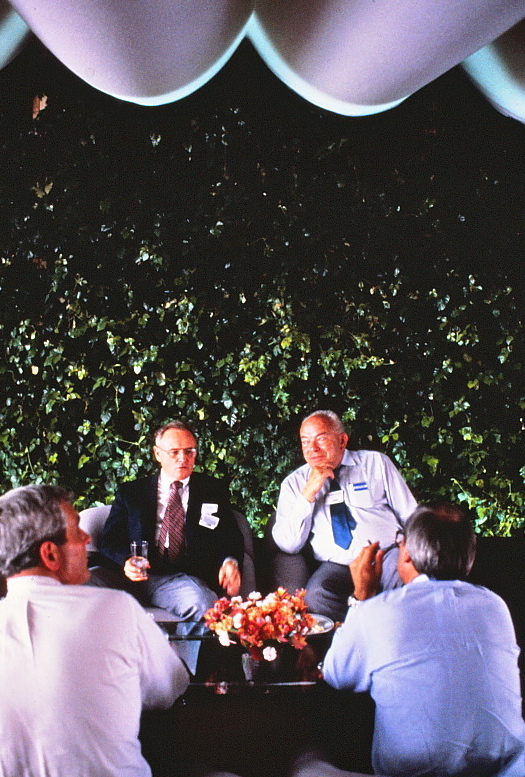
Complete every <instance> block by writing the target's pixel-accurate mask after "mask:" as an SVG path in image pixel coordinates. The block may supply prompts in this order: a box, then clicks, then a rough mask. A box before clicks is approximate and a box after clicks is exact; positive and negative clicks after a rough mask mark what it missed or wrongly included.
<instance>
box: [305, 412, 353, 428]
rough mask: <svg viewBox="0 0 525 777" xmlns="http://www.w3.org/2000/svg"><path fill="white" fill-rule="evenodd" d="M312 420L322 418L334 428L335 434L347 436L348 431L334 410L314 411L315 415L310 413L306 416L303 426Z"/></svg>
mask: <svg viewBox="0 0 525 777" xmlns="http://www.w3.org/2000/svg"><path fill="white" fill-rule="evenodd" d="M310 418H322V419H323V421H325V422H326V423H327V424H329V426H330V427H331V428H332V430H333V431H334V432H335V434H346V429H345V426H344V424H343V422H342V421H341V419H340V418H339V416H338V415H337V413H334V411H333V410H314V412H313V413H310V414H309V415H307V416H306V418H303V421H302V424H301V426H302V425H303V424H304V423H305V422H306V421H309V420H310Z"/></svg>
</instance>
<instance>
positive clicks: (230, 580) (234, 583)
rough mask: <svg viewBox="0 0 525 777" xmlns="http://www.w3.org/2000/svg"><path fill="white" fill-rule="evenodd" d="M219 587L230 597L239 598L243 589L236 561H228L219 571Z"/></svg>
mask: <svg viewBox="0 0 525 777" xmlns="http://www.w3.org/2000/svg"><path fill="white" fill-rule="evenodd" d="M219 585H220V586H221V588H224V590H225V591H226V593H227V594H228V596H237V594H238V593H239V588H240V587H241V573H240V572H239V565H238V564H237V562H236V561H233V560H232V559H228V561H225V562H224V564H223V565H222V567H221V568H220V569H219Z"/></svg>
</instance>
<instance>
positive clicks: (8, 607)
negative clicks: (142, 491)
mask: <svg viewBox="0 0 525 777" xmlns="http://www.w3.org/2000/svg"><path fill="white" fill-rule="evenodd" d="M78 521H79V517H78V513H77V512H76V510H75V509H74V508H73V506H72V504H71V495H70V494H69V492H67V491H65V490H64V489H61V488H58V487H56V486H46V485H36V486H25V487H22V488H17V489H14V490H12V491H8V492H7V493H6V494H4V495H3V496H2V497H0V572H1V573H2V574H3V575H5V576H6V577H7V585H8V592H7V596H6V597H5V599H3V600H2V601H0V687H1V688H2V714H1V715H0V741H1V742H2V747H1V748H0V774H1V775H2V777H21V776H22V775H28V777H49V775H53V777H93V776H94V775H96V777H124V775H126V777H150V775H151V769H150V767H149V765H148V764H147V762H146V761H145V759H144V758H143V756H142V754H141V748H140V742H139V739H138V733H139V724H140V715H141V711H142V709H143V708H146V709H165V708H167V707H169V706H171V705H172V704H173V702H174V701H175V699H176V698H177V697H178V696H179V695H180V694H181V693H183V692H184V691H185V689H186V687H187V686H188V682H189V675H188V672H187V670H186V668H185V666H184V664H183V663H182V661H181V660H180V658H179V657H178V655H177V653H176V652H175V651H174V649H173V648H171V647H170V645H169V644H168V642H167V641H166V639H165V638H164V635H163V634H162V632H161V630H160V629H159V628H158V626H157V625H156V624H155V623H154V622H153V621H152V620H151V618H149V617H148V615H147V614H146V613H145V612H144V610H143V609H142V607H141V606H140V605H139V604H138V603H137V602H136V601H135V600H134V599H133V597H131V596H129V595H128V594H126V593H124V592H122V591H110V590H104V589H95V588H90V587H88V586H85V585H83V583H85V582H86V580H87V579H88V577H89V570H88V568H87V552H86V545H87V543H88V542H89V539H90V538H89V535H88V534H86V533H85V532H83V531H82V529H81V528H80V527H79V523H78Z"/></svg>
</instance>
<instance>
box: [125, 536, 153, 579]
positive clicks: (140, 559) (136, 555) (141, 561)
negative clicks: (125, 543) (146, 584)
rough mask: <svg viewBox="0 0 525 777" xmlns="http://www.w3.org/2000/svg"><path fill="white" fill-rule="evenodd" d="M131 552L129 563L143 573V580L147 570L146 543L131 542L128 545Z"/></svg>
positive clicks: (141, 541)
mask: <svg viewBox="0 0 525 777" xmlns="http://www.w3.org/2000/svg"><path fill="white" fill-rule="evenodd" d="M129 548H130V551H131V563H132V564H133V566H134V567H136V568H137V569H140V571H141V572H142V573H143V575H144V578H146V577H147V576H148V575H147V571H146V570H147V568H148V543H147V541H146V540H140V542H131V543H130V545H129Z"/></svg>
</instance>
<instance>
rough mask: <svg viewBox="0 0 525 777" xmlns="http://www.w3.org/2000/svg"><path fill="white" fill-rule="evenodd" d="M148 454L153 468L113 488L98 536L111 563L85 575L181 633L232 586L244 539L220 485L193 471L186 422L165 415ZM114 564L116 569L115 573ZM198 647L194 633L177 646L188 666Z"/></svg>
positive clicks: (195, 627) (193, 444) (236, 583)
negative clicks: (145, 555) (172, 622)
mask: <svg viewBox="0 0 525 777" xmlns="http://www.w3.org/2000/svg"><path fill="white" fill-rule="evenodd" d="M153 455H154V457H155V459H156V461H157V462H158V464H159V465H160V470H159V472H158V473H157V474H155V475H150V476H148V477H144V478H139V479H138V480H133V481H129V482H126V483H123V484H122V485H121V486H120V487H119V489H118V491H117V494H116V496H115V501H114V503H113V505H112V507H111V511H110V513H109V516H108V518H107V521H106V525H105V527H104V531H103V535H102V543H101V553H102V554H103V556H105V557H106V559H107V561H108V563H109V564H111V565H112V566H113V569H103V568H97V569H95V570H93V572H92V581H91V582H92V584H97V585H100V584H102V585H109V586H117V587H124V588H126V590H128V591H130V592H131V593H132V594H133V595H135V596H136V597H137V598H138V599H139V600H140V601H141V602H142V603H143V604H150V605H154V606H157V607H163V608H164V609H166V610H168V611H169V612H171V613H172V614H173V615H175V616H176V617H178V618H180V620H181V623H179V626H178V631H179V633H180V634H186V635H190V634H191V635H195V634H199V633H202V631H203V630H204V628H205V626H204V622H203V620H202V618H203V615H204V613H205V612H206V610H207V609H208V608H209V607H211V606H212V605H213V604H214V602H215V601H216V599H217V597H218V595H224V594H225V593H226V594H228V595H229V596H234V595H236V594H237V593H238V591H239V587H240V583H241V576H240V571H239V565H240V561H241V560H242V555H243V549H244V545H243V538H242V534H241V532H240V529H239V528H238V526H237V523H236V521H235V518H234V516H233V513H232V508H231V504H230V498H229V494H228V489H227V487H226V486H225V485H224V484H223V482H222V481H220V480H218V479H217V478H211V477H209V476H207V475H205V474H202V473H200V472H194V466H195V459H196V455H197V438H196V436H195V433H194V432H193V429H192V428H191V427H190V426H189V424H187V423H186V422H185V421H181V420H178V421H170V422H169V423H167V424H165V425H164V426H162V427H160V428H159V429H157V431H156V432H155V434H154V445H153ZM132 540H136V541H140V540H147V541H148V543H149V560H148V563H147V568H146V569H141V568H139V567H137V566H136V565H135V563H134V559H133V558H132V557H130V542H131V541H132ZM115 568H116V569H119V568H120V570H121V571H120V572H118V573H117V574H115V571H114V570H115ZM122 572H123V574H122ZM198 647H199V645H198V642H197V641H195V640H194V641H193V642H189V643H187V644H186V645H185V647H184V657H185V659H186V660H187V663H188V666H189V668H190V670H191V671H192V673H194V672H195V669H196V662H197V655H198Z"/></svg>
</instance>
